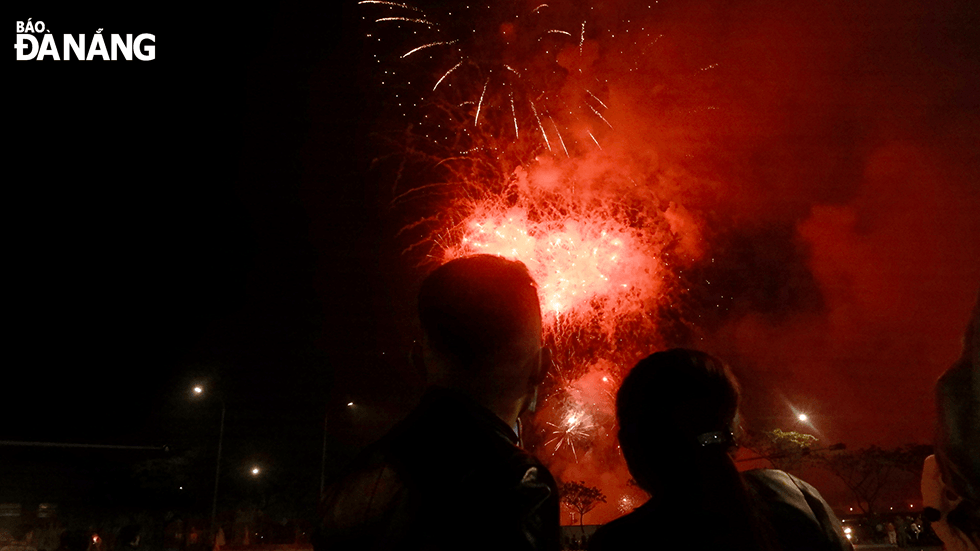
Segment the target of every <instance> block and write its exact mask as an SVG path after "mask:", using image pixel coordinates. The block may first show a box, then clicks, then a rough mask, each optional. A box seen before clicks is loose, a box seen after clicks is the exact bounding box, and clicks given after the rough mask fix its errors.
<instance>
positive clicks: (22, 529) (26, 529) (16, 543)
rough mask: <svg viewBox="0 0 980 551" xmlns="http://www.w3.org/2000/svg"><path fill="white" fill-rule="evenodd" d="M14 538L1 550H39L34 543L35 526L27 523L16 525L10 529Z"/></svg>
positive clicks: (0, 550) (0, 549)
mask: <svg viewBox="0 0 980 551" xmlns="http://www.w3.org/2000/svg"><path fill="white" fill-rule="evenodd" d="M10 536H11V538H12V540H11V541H10V542H9V543H8V544H7V545H5V546H3V548H0V551H37V547H36V546H35V545H34V543H33V541H34V527H33V526H31V525H30V524H27V523H21V524H18V525H16V526H14V528H13V530H11V531H10Z"/></svg>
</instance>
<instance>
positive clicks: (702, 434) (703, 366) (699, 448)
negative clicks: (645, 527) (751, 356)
mask: <svg viewBox="0 0 980 551" xmlns="http://www.w3.org/2000/svg"><path fill="white" fill-rule="evenodd" d="M738 404H739V387H738V381H737V380H736V379H735V377H734V376H733V375H732V373H731V371H730V370H729V369H728V367H727V366H725V364H723V363H722V362H721V361H720V360H718V359H716V358H714V357H712V356H710V355H708V354H705V353H704V352H698V351H696V350H686V349H682V348H675V349H673V350H668V351H666V352H657V353H656V354H652V355H650V356H648V357H647V358H646V359H644V360H642V361H640V363H638V364H637V365H636V367H634V368H633V370H632V371H631V372H630V373H629V375H628V376H627V377H626V379H625V380H624V381H623V384H622V386H621V387H620V389H619V394H618V395H617V397H616V415H617V417H618V419H619V441H620V445H621V447H622V450H623V456H624V457H625V458H626V463H627V465H628V466H629V470H630V473H632V475H633V477H634V478H635V479H636V481H637V483H639V484H640V486H641V487H643V488H644V489H646V490H647V491H650V492H655V491H656V490H655V489H659V488H662V487H663V485H664V483H665V481H666V480H668V479H669V477H673V476H676V475H678V474H680V473H679V472H678V469H681V470H684V469H698V468H706V466H707V468H711V467H710V466H711V465H721V464H724V463H727V464H728V465H731V460H730V459H729V458H728V457H727V452H728V451H729V450H730V449H731V447H732V446H733V445H734V438H733V433H734V431H735V428H736V426H737V418H738Z"/></svg>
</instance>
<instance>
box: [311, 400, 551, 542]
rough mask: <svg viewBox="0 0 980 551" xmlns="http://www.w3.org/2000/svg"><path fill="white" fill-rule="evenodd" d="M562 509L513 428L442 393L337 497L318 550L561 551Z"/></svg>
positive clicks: (326, 509) (365, 457) (331, 492)
mask: <svg viewBox="0 0 980 551" xmlns="http://www.w3.org/2000/svg"><path fill="white" fill-rule="evenodd" d="M558 507H559V505H558V490H557V486H556V484H555V480H554V478H552V476H551V474H550V473H549V472H548V470H547V469H546V468H545V467H544V465H542V464H541V463H540V462H539V461H538V460H537V459H535V458H534V457H533V456H531V455H530V454H528V453H527V452H525V451H524V450H522V449H521V448H519V447H518V446H517V436H516V435H515V434H514V431H513V430H512V429H511V428H510V427H508V426H507V425H506V424H505V423H504V422H503V421H502V420H500V418H498V417H497V416H496V415H494V414H493V413H492V412H490V411H489V410H487V409H485V408H483V407H482V406H480V405H478V404H476V403H475V402H473V401H471V400H469V399H468V398H466V397H465V396H462V395H460V394H458V393H456V392H453V391H450V390H446V389H439V388H433V389H430V390H429V391H428V392H427V393H426V395H425V396H424V397H423V399H422V403H421V404H420V405H419V406H418V407H417V408H416V409H415V410H414V411H413V412H412V413H411V414H409V416H408V417H407V418H406V419H405V420H404V421H402V422H401V423H399V424H398V425H396V426H395V427H394V428H393V429H392V430H391V431H390V432H389V433H388V434H387V435H385V436H384V437H383V438H382V439H381V440H379V441H378V442H376V443H374V444H372V445H371V446H369V447H368V448H367V449H365V450H364V452H362V453H361V454H360V455H359V456H358V457H357V459H356V460H355V461H354V463H353V464H352V466H351V467H350V468H349V469H348V470H347V471H346V472H345V473H344V474H343V475H342V476H341V477H340V479H339V480H338V481H336V482H335V483H334V484H332V485H331V486H330V487H329V488H328V489H327V491H326V492H325V494H324V498H323V501H322V502H321V511H320V518H321V525H320V527H319V528H318V530H317V533H316V534H315V536H314V548H315V549H316V551H328V550H334V549H358V550H375V549H398V550H412V549H419V550H423V549H424V550H442V549H453V550H468V549H476V550H482V549H487V550H489V549H494V550H502V549H507V550H534V551H557V549H558V548H559V530H560V529H559V525H558V523H559V518H558V515H559V512H558Z"/></svg>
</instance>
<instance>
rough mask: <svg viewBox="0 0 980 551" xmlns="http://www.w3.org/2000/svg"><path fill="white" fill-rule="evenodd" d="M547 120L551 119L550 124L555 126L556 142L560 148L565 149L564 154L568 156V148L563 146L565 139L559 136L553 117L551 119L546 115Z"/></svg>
mask: <svg viewBox="0 0 980 551" xmlns="http://www.w3.org/2000/svg"><path fill="white" fill-rule="evenodd" d="M548 120H550V121H551V126H554V127H555V134H557V135H558V142H559V143H560V144H561V148H562V149H563V150H564V151H565V156H566V157H568V156H569V155H568V148H567V147H565V139H564V138H562V137H561V131H560V130H558V125H557V124H555V119H553V118H551V117H548Z"/></svg>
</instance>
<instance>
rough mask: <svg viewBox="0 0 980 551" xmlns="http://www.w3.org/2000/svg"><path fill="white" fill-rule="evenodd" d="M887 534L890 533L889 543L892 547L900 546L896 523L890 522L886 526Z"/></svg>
mask: <svg viewBox="0 0 980 551" xmlns="http://www.w3.org/2000/svg"><path fill="white" fill-rule="evenodd" d="M885 532H887V533H888V543H889V544H891V545H898V532H897V531H896V530H895V523H894V522H888V524H886V525H885Z"/></svg>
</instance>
